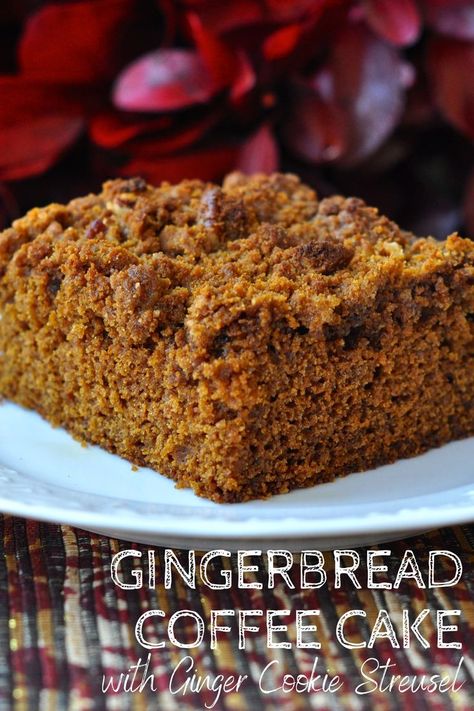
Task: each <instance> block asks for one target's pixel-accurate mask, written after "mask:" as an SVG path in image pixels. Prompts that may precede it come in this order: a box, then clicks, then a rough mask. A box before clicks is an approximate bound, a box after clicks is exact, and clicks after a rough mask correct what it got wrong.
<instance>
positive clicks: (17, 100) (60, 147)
mask: <svg viewBox="0 0 474 711" xmlns="http://www.w3.org/2000/svg"><path fill="white" fill-rule="evenodd" d="M83 126H84V121H83V118H82V115H81V107H79V106H77V105H75V104H74V102H73V101H70V100H69V97H68V96H67V95H66V96H61V95H57V94H55V93H54V92H52V91H51V89H50V87H49V86H46V87H41V86H40V85H36V84H31V83H30V82H28V81H23V80H21V79H19V78H15V77H1V78H0V179H3V180H14V179H17V178H25V177H28V176H30V175H37V174H39V173H43V172H44V171H45V170H47V169H48V168H50V167H51V166H52V165H53V164H54V163H55V161H56V160H57V159H58V157H59V156H60V154H61V153H62V152H63V151H64V150H65V149H67V148H68V147H69V146H70V145H72V144H73V143H74V142H75V140H76V139H77V137H78V136H79V134H80V133H81V131H82V129H83Z"/></svg>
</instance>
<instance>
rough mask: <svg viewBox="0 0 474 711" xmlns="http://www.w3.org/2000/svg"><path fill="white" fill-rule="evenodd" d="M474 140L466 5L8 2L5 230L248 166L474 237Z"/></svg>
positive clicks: (469, 9)
mask: <svg viewBox="0 0 474 711" xmlns="http://www.w3.org/2000/svg"><path fill="white" fill-rule="evenodd" d="M473 142H474V1H473V0H63V1H62V2H61V1H57V2H45V1H41V0H11V1H9V0H1V3H0V227H1V226H5V225H7V224H8V223H9V222H10V221H11V220H12V219H14V218H15V217H16V216H18V215H19V214H22V213H23V212H24V211H25V210H27V209H28V208H30V207H32V206H35V205H41V204H45V203H48V202H51V201H55V202H62V201H66V200H69V199H70V198H71V197H74V196H76V195H79V194H83V193H87V192H89V191H93V190H96V189H97V188H98V187H99V186H100V184H101V182H102V181H103V180H105V179H107V178H109V177H113V176H119V175H123V176H129V175H136V174H139V175H143V176H144V177H145V178H146V179H147V180H149V181H150V182H151V183H159V182H160V181H162V180H165V179H167V180H172V181H178V180H180V179H182V178H194V177H199V178H203V179H205V180H218V179H220V178H221V177H222V176H223V175H224V174H225V173H226V172H228V171H230V170H233V169H235V168H238V169H240V170H243V171H245V172H255V171H265V172H270V171H273V170H277V169H280V170H289V171H293V172H296V173H298V174H300V175H301V176H302V177H303V179H304V180H305V181H307V182H309V183H310V184H312V185H313V186H314V187H316V189H317V190H318V191H319V193H320V194H329V193H334V192H342V193H345V194H354V195H360V196H362V197H364V198H365V199H366V200H367V201H368V202H370V203H372V204H374V205H377V206H378V207H379V208H380V209H381V210H382V211H384V212H386V213H387V214H388V215H389V216H390V217H392V218H394V219H395V220H397V221H398V222H399V223H400V224H401V225H402V226H403V227H405V228H408V229H412V230H414V231H416V232H418V233H420V234H434V235H436V236H439V237H442V236H445V235H446V234H447V233H449V232H451V231H454V230H460V231H461V232H462V233H465V234H466V233H468V234H470V235H471V236H474V145H473Z"/></svg>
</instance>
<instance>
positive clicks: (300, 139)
mask: <svg viewBox="0 0 474 711" xmlns="http://www.w3.org/2000/svg"><path fill="white" fill-rule="evenodd" d="M291 103H292V110H291V113H290V115H289V117H288V120H287V121H286V123H285V128H284V139H285V143H286V144H287V146H288V147H289V148H290V150H291V151H292V152H293V153H294V154H295V155H297V156H298V157H299V158H302V159H303V160H306V161H309V162H311V163H323V162H327V161H333V160H336V159H337V158H340V156H341V155H342V154H343V152H344V149H345V135H344V124H343V116H342V112H341V110H340V109H338V107H337V106H335V105H334V104H333V103H332V102H328V101H323V100H322V99H321V98H320V97H318V96H316V94H313V93H311V94H309V93H307V92H306V93H304V94H303V95H300V96H299V97H297V96H295V97H294V99H293V100H292V102H291Z"/></svg>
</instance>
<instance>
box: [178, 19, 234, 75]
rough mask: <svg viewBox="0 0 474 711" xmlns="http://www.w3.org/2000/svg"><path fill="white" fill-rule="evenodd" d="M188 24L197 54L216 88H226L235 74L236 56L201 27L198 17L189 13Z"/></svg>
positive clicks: (213, 35)
mask: <svg viewBox="0 0 474 711" xmlns="http://www.w3.org/2000/svg"><path fill="white" fill-rule="evenodd" d="M188 22H189V27H190V30H191V34H192V36H193V39H194V42H195V43H196V46H197V49H198V51H199V54H200V56H201V57H202V59H203V61H204V63H205V65H206V67H207V69H208V71H209V74H210V75H211V76H212V78H213V80H214V82H215V83H216V86H218V87H220V88H224V87H225V86H228V85H229V84H230V83H231V82H232V81H233V79H234V77H235V75H236V73H237V69H238V60H237V57H236V55H235V54H234V52H232V51H231V50H230V49H229V48H228V47H227V45H226V44H224V42H222V41H221V40H220V39H219V38H218V37H217V36H216V35H215V34H213V33H212V32H210V31H209V30H207V29H206V28H205V27H204V26H203V24H202V22H201V20H200V19H199V17H198V15H196V14H195V13H190V14H189V15H188Z"/></svg>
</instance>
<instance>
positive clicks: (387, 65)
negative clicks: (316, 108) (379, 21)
mask: <svg viewBox="0 0 474 711" xmlns="http://www.w3.org/2000/svg"><path fill="white" fill-rule="evenodd" d="M328 69H329V72H330V75H331V76H332V89H331V91H332V92H333V98H334V102H335V104H336V105H337V106H338V107H339V108H340V109H341V111H342V112H343V115H344V124H345V131H346V135H347V139H348V143H347V146H346V152H345V154H344V160H345V161H346V162H350V163H354V162H357V161H359V160H362V159H363V158H365V157H366V156H368V155H369V154H370V153H372V152H373V151H375V150H376V149H377V148H378V147H379V146H380V145H381V144H382V143H383V141H384V140H385V139H386V138H387V137H388V135H389V134H390V133H391V132H392V130H393V129H394V127H395V126H396V125H397V123H398V120H399V118H400V116H401V113H402V109H403V106H404V88H405V84H406V76H405V74H406V72H405V71H404V64H403V62H402V61H401V59H400V57H399V55H398V53H397V51H396V50H395V49H394V48H393V47H391V46H390V45H388V44H386V43H385V42H382V41H381V40H379V39H378V38H377V37H375V36H374V35H373V34H372V33H370V32H369V31H367V30H365V29H364V28H363V27H361V26H359V27H356V26H354V27H348V28H346V29H345V30H343V31H342V32H341V33H340V35H339V37H338V38H337V40H336V42H335V43H334V45H333V47H332V53H331V57H330V60H329V65H328Z"/></svg>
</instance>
